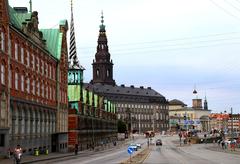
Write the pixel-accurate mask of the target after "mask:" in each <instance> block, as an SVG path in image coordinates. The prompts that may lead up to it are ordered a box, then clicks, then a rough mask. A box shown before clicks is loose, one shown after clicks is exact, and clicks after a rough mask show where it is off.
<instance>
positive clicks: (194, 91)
mask: <svg viewBox="0 0 240 164" xmlns="http://www.w3.org/2000/svg"><path fill="white" fill-rule="evenodd" d="M193 94H197V90H196V84H194V90H193Z"/></svg>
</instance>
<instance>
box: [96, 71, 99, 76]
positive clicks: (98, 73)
mask: <svg viewBox="0 0 240 164" xmlns="http://www.w3.org/2000/svg"><path fill="white" fill-rule="evenodd" d="M96 73H97V77H99V69H97V72H96Z"/></svg>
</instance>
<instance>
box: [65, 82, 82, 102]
mask: <svg viewBox="0 0 240 164" xmlns="http://www.w3.org/2000/svg"><path fill="white" fill-rule="evenodd" d="M80 90H81V86H80V85H68V100H69V102H71V101H79V100H80Z"/></svg>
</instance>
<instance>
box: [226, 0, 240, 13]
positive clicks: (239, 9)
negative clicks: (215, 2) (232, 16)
mask: <svg viewBox="0 0 240 164" xmlns="http://www.w3.org/2000/svg"><path fill="white" fill-rule="evenodd" d="M224 2H225V3H227V4H228V5H229V6H231V7H233V8H234V9H235V10H237V11H239V12H240V8H238V7H236V6H235V5H233V4H232V3H231V2H229V1H228V0H224Z"/></svg>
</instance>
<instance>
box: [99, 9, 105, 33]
mask: <svg viewBox="0 0 240 164" xmlns="http://www.w3.org/2000/svg"><path fill="white" fill-rule="evenodd" d="M103 18H104V16H103V11H102V12H101V23H102V24H101V25H100V32H105V25H104V24H103V23H104V19H103Z"/></svg>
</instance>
